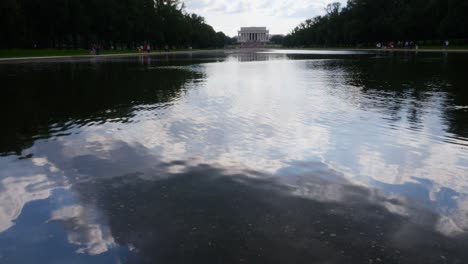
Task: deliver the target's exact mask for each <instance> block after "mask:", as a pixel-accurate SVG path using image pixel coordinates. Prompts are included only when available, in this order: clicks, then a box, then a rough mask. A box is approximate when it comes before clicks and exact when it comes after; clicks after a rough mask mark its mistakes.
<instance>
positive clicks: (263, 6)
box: [185, 0, 346, 36]
mask: <svg viewBox="0 0 468 264" xmlns="http://www.w3.org/2000/svg"><path fill="white" fill-rule="evenodd" d="M332 2H341V3H343V4H344V3H345V2H346V1H345V0H256V1H251V0H229V1H227V0H187V1H185V5H186V7H187V11H189V12H194V13H197V14H199V15H202V16H204V17H205V18H206V19H207V22H208V23H209V24H210V25H212V26H213V27H214V28H215V29H216V30H220V31H223V32H225V33H226V34H228V35H232V36H234V35H236V34H237V33H236V32H237V30H238V29H239V28H240V27H242V26H266V27H268V28H269V29H270V32H271V33H272V34H280V33H281V34H286V33H288V32H289V31H290V30H291V29H293V28H294V27H295V26H297V25H298V24H299V23H300V22H301V21H303V20H305V19H307V18H311V17H314V16H317V15H321V14H323V13H324V8H325V7H326V5H327V4H329V3H332Z"/></svg>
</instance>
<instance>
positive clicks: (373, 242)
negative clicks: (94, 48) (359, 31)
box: [0, 51, 468, 264]
mask: <svg viewBox="0 0 468 264" xmlns="http://www.w3.org/2000/svg"><path fill="white" fill-rule="evenodd" d="M467 63H468V55H465V54H444V53H440V54H439V53H434V54H415V53H357V52H345V53H342V52H338V53H336V52H324V51H321V52H310V51H305V52H297V51H295V52H284V51H269V52H265V53H253V52H251V53H226V54H224V53H210V54H193V55H189V54H188V55H187V54H184V55H172V56H152V57H149V56H142V57H129V58H114V59H110V58H106V59H104V58H101V59H99V58H95V59H80V60H71V61H70V60H68V61H61V60H55V61H43V62H28V63H2V64H0V82H1V83H2V88H1V89H2V97H1V98H0V103H1V104H0V108H1V109H0V110H1V111H0V116H1V125H2V127H1V130H0V168H1V170H0V263H2V264H3V263H7V264H9V263H36V262H37V263H467V262H468V253H467V252H468V251H467V250H466V249H467V248H468V92H467V90H466V87H468V76H467V75H466V65H467Z"/></svg>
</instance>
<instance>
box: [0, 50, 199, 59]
mask: <svg viewBox="0 0 468 264" xmlns="http://www.w3.org/2000/svg"><path fill="white" fill-rule="evenodd" d="M170 51H171V52H177V51H200V49H193V50H189V49H174V50H170ZM151 52H152V53H153V52H163V50H152V51H151ZM129 53H138V51H137V50H128V49H126V50H101V51H100V55H112V54H129ZM145 54H146V53H145ZM79 55H89V51H88V50H85V49H0V58H22V57H49V56H79Z"/></svg>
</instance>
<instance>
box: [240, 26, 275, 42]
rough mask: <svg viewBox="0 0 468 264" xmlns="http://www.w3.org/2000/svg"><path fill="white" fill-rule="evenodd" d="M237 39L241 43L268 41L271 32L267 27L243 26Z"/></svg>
mask: <svg viewBox="0 0 468 264" xmlns="http://www.w3.org/2000/svg"><path fill="white" fill-rule="evenodd" d="M237 39H238V41H239V42H240V43H249V42H268V41H270V32H269V31H268V30H267V28H266V27H242V28H241V29H240V30H239V32H238V36H237Z"/></svg>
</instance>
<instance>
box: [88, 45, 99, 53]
mask: <svg viewBox="0 0 468 264" xmlns="http://www.w3.org/2000/svg"><path fill="white" fill-rule="evenodd" d="M100 51H101V47H100V46H99V45H97V44H93V45H91V49H90V50H89V54H90V55H99V53H100Z"/></svg>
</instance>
